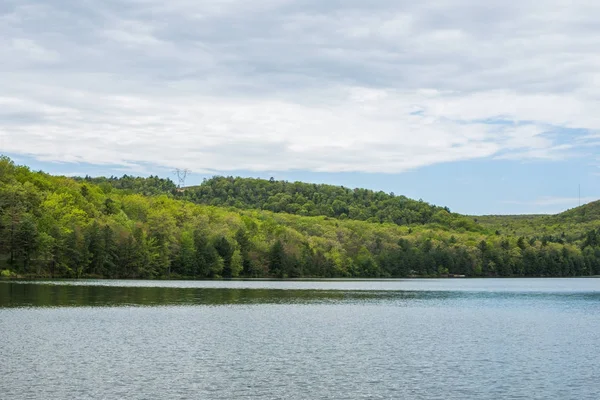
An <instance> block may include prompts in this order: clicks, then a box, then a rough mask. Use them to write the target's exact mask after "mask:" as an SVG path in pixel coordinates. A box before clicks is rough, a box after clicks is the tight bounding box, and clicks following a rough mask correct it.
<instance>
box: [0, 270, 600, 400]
mask: <svg viewBox="0 0 600 400" xmlns="http://www.w3.org/2000/svg"><path fill="white" fill-rule="evenodd" d="M599 349H600V279H439V280H438V279H431V280H417V279H415V280H369V281H357V280H318V281H108V280H106V281H95V280H82V281H34V282H15V281H10V282H9V281H0V398H2V399H101V398H106V399H118V398H127V399H155V398H156V399H158V398H164V399H246V398H249V399H500V398H502V399H549V398H553V399H594V400H597V399H598V398H600V379H599V378H598V374H599V373H600V355H599V354H600V350H599Z"/></svg>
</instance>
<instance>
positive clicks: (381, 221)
mask: <svg viewBox="0 0 600 400" xmlns="http://www.w3.org/2000/svg"><path fill="white" fill-rule="evenodd" d="M266 182H268V184H266V183H265V181H262V180H259V181H258V182H256V181H253V180H245V179H242V180H239V179H232V178H215V179H213V180H210V181H207V182H205V183H204V184H203V185H201V187H200V188H196V189H194V190H186V191H184V192H180V191H178V190H176V188H175V186H174V185H173V184H172V182H171V181H170V180H164V179H160V178H157V177H151V178H137V177H123V178H114V177H112V178H89V177H88V178H80V179H73V178H67V177H59V176H51V175H48V174H45V173H43V172H33V171H31V170H29V168H27V167H24V166H17V165H15V164H14V163H13V162H12V161H11V160H10V159H8V158H6V157H3V158H0V269H2V270H3V272H2V274H3V275H6V276H11V275H14V274H17V275H19V276H53V277H74V278H79V277H86V276H87V277H106V278H164V277H170V278H177V277H185V278H193V279H200V278H201V279H206V278H221V277H225V278H227V277H238V276H239V277H404V276H445V275H448V274H456V275H466V276H575V275H591V274H600V240H598V239H599V238H600V230H599V229H598V227H597V221H596V222H594V221H591V222H588V223H586V224H591V225H589V227H590V229H589V230H587V231H585V232H581V233H578V232H579V230H580V229H581V226H582V224H581V223H578V224H577V225H576V226H577V229H575V230H573V231H569V232H566V234H565V235H564V237H563V236H560V237H550V238H548V237H543V236H540V235H539V234H538V233H539V232H541V231H542V228H543V229H554V228H553V226H554V225H556V224H560V222H557V221H558V220H554V219H551V220H550V221H551V222H549V223H548V222H547V221H546V219H545V218H546V217H540V218H538V217H535V218H533V220H532V221H533V223H534V225H536V227H535V229H534V228H531V231H532V234H531V235H522V236H521V235H515V234H514V233H513V232H511V231H510V230H509V229H504V228H502V227H501V226H500V225H492V224H491V222H490V221H488V222H486V223H476V222H475V221H474V219H473V218H471V217H466V216H461V215H458V214H453V213H450V212H449V210H447V209H445V208H442V207H436V206H431V205H428V204H427V203H424V202H421V201H415V200H410V199H407V198H405V197H403V196H395V195H393V194H383V193H381V192H380V193H377V192H372V191H367V190H364V189H356V190H350V189H345V188H341V187H335V186H329V185H316V186H315V185H312V184H302V183H294V184H288V183H281V182H280V183H278V182H273V181H266ZM278 187H279V189H277V188H278ZM290 187H291V188H290ZM208 188H211V190H212V192H210V191H208ZM261 188H262V189H261ZM278 190H279V192H278ZM207 193H208V194H207ZM211 193H212V194H211ZM226 195H227V197H225V196H226ZM288 196H289V197H291V199H292V200H293V201H289V197H288ZM309 196H310V197H309ZM319 196H320V197H319ZM211 199H212V200H211ZM276 199H279V200H278V201H276ZM304 199H306V201H304ZM192 200H193V201H192ZM238 201H239V204H238V203H237V202H238ZM310 202H312V204H314V205H315V207H314V208H313V209H311V208H310V207H308V206H307V204H308V205H310V204H311V203H310ZM204 203H211V204H213V205H210V204H204ZM214 204H218V205H214ZM282 204H285V207H284V206H282ZM301 204H302V207H301V208H300V209H299V210H294V208H295V207H296V206H295V205H301ZM326 205H330V207H331V209H329V208H326V207H325V206H326ZM290 206H291V207H292V208H289V207H290ZM259 208H260V209H259ZM269 208H270V209H269ZM355 209H356V210H355ZM302 210H306V212H307V213H308V214H310V215H296V214H293V213H290V211H292V212H293V211H296V213H297V214H302V213H304V211H302ZM315 210H316V211H315ZM341 211H344V212H341ZM346 211H347V213H346ZM331 212H333V215H329V214H330V213H331ZM361 213H362V214H361ZM321 214H327V215H321ZM344 214H345V216H344ZM400 215H402V216H401V217H399V218H400V219H398V216H400ZM407 216H414V219H412V218H413V217H410V218H408V217H407ZM441 216H444V217H445V218H440V217H441ZM352 217H354V219H353V218H352ZM361 218H364V219H365V220H361ZM556 218H559V217H556ZM560 218H568V215H567V216H563V217H560ZM457 221H458V223H457ZM499 221H500V222H501V223H508V224H515V222H514V221H512V220H502V219H500V220H499ZM463 223H465V224H466V225H462V224H463ZM528 223H529V222H522V221H520V222H518V224H519V226H521V225H523V226H529V225H528ZM594 223H596V226H595V227H592V225H593V224H594ZM586 226H587V225H586ZM528 229H530V228H528Z"/></svg>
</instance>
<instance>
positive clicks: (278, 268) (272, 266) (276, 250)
mask: <svg viewBox="0 0 600 400" xmlns="http://www.w3.org/2000/svg"><path fill="white" fill-rule="evenodd" d="M285 272H286V271H285V250H284V248H283V243H282V242H281V240H276V241H275V242H274V243H273V245H272V246H271V250H270V251H269V273H270V274H271V275H273V276H279V277H283V276H284V275H285Z"/></svg>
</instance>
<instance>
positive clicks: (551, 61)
mask: <svg viewBox="0 0 600 400" xmlns="http://www.w3.org/2000/svg"><path fill="white" fill-rule="evenodd" d="M506 3H507V2H501V1H499V0H491V1H489V2H485V3H481V2H475V1H473V0H436V1H433V2H426V3H423V4H421V3H419V2H408V1H400V2H398V1H391V0H390V1H382V2H377V4H376V5H367V3H365V2H359V1H357V0H349V1H347V2H344V3H343V4H339V2H335V6H334V3H327V2H320V1H316V0H306V1H291V0H290V1H286V0H258V1H256V2H251V4H250V3H249V2H247V1H241V0H228V1H218V2H217V1H212V2H211V1H209V2H197V1H189V0H173V1H169V2H164V1H158V0H136V1H133V2H125V1H119V0H117V1H114V2H95V3H82V4H80V5H78V6H77V7H75V6H74V5H73V4H70V3H62V2H60V1H56V0H54V1H50V2H47V3H45V4H44V5H43V6H31V5H27V3H26V2H25V1H22V2H21V1H20V0H17V1H15V2H13V4H14V6H13V8H12V9H10V7H7V8H8V12H6V13H5V14H3V15H0V37H3V38H7V39H6V40H8V42H7V43H10V44H11V45H10V46H7V47H5V49H8V50H0V56H1V57H2V58H3V59H6V60H8V62H6V63H4V64H2V65H0V93H2V97H0V139H1V141H0V143H2V146H3V149H1V151H6V152H10V153H16V154H28V155H32V156H35V157H37V158H38V159H40V160H49V161H57V160H59V161H66V162H78V161H80V162H88V163H94V164H111V165H122V166H124V167H127V168H136V166H140V165H145V164H154V165H158V166H162V167H168V168H172V167H178V166H179V167H188V168H191V169H193V170H195V171H198V172H200V171H206V170H220V171H227V170H242V169H244V170H253V171H283V170H291V169H298V170H312V171H367V172H401V171H405V170H408V169H411V168H418V167H422V166H426V165H431V164H436V163H443V162H453V161H459V160H469V159H477V158H486V157H493V158H503V159H507V158H508V159H520V160H536V159H545V160H555V159H562V158H565V157H571V156H573V155H577V154H579V152H580V151H582V149H585V148H587V147H590V146H597V145H598V143H597V142H598V141H597V135H598V132H600V115H599V114H598V113H597V110H598V108H599V106H600V100H598V99H600V73H598V72H597V71H599V70H600V56H598V55H597V48H598V46H600V28H598V25H597V24H596V21H595V19H594V18H593V16H594V15H599V14H600V4H596V3H595V2H587V1H583V0H581V1H574V2H569V3H566V2H565V1H562V0H551V1H548V2H544V3H541V2H533V1H523V2H518V3H514V4H506ZM508 3H511V2H508ZM1 44H2V43H0V45H1ZM0 48H4V47H0ZM5 57H6V58H5ZM41 66H45V67H41ZM565 129H568V131H566V130H565Z"/></svg>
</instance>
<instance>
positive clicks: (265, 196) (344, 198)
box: [84, 175, 480, 230]
mask: <svg viewBox="0 0 600 400" xmlns="http://www.w3.org/2000/svg"><path fill="white" fill-rule="evenodd" d="M84 180H86V181H88V182H92V183H97V184H100V185H107V184H108V185H111V186H112V187H114V188H116V189H125V190H128V191H130V192H131V193H142V194H157V193H170V194H179V196H178V197H179V198H183V199H186V200H189V201H192V202H194V203H197V204H207V205H213V206H226V207H235V208H238V209H257V210H267V211H273V212H276V213H288V214H295V215H302V216H320V215H321V216H326V217H332V218H338V219H342V220H344V219H353V220H358V221H369V222H391V223H394V224H397V225H410V224H427V223H438V224H442V225H444V226H448V227H451V228H453V229H461V228H464V229H467V230H479V229H480V228H479V226H477V224H474V223H473V221H472V220H471V219H469V218H465V217H463V216H461V215H459V214H456V213H451V212H450V210H449V209H448V208H447V207H437V206H433V205H430V204H428V203H426V202H424V201H416V200H412V199H409V198H407V197H405V196H396V195H394V194H393V193H390V194H387V193H384V192H375V191H372V190H367V189H348V188H345V187H342V186H333V185H323V184H319V185H317V184H311V183H303V182H287V181H276V180H273V179H271V180H265V179H254V178H234V177H222V176H217V177H213V178H211V179H208V180H205V181H204V182H202V184H201V185H199V186H193V187H187V188H185V189H183V190H181V191H180V192H178V191H176V186H175V184H174V183H173V182H171V181H170V180H164V179H159V178H157V177H152V176H151V177H150V178H134V177H130V176H127V175H125V176H123V177H122V178H116V177H111V178H89V177H87V178H84Z"/></svg>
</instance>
